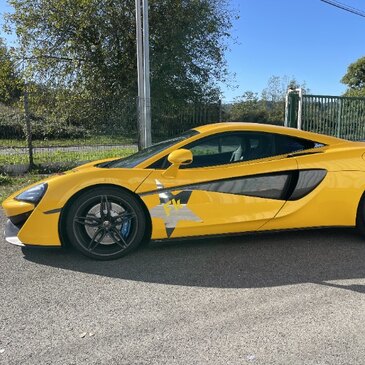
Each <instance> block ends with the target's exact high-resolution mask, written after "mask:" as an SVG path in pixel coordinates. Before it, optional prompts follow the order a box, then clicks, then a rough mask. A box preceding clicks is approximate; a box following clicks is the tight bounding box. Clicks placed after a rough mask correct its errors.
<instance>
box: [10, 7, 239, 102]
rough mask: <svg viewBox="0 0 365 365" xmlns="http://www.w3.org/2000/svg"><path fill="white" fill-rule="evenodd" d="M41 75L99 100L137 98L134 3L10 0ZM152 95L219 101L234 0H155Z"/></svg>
mask: <svg viewBox="0 0 365 365" xmlns="http://www.w3.org/2000/svg"><path fill="white" fill-rule="evenodd" d="M9 3H10V4H11V5H12V6H13V7H14V10H15V11H14V13H13V14H10V15H9V16H8V19H9V21H10V22H11V23H12V24H13V25H14V26H15V29H16V32H17V34H18V36H19V38H20V45H21V47H22V49H23V51H24V50H26V52H27V54H28V56H29V57H31V58H33V62H32V67H33V69H34V70H35V71H36V74H37V76H38V77H39V72H41V73H42V75H46V76H48V80H51V81H52V82H53V83H54V82H57V83H58V84H62V86H63V87H71V86H72V87H73V88H77V89H78V91H79V92H80V90H81V91H82V92H84V93H86V94H88V95H90V96H92V97H99V98H100V97H104V96H108V95H114V96H115V95H117V96H118V97H130V96H133V97H134V96H135V95H136V90H137V85H136V48H135V14H134V6H135V2H134V0H39V1H33V0H21V1H20V0H10V1H9ZM149 3H150V11H149V14H150V45H151V86H152V92H151V95H152V97H154V98H163V99H175V100H176V99H179V98H181V99H184V100H202V99H207V100H210V99H212V98H213V99H216V98H217V95H218V93H217V86H216V85H217V81H225V79H226V77H227V74H228V73H227V69H226V63H225V60H224V52H225V50H226V43H225V40H226V39H227V37H229V30H230V28H231V19H232V14H231V12H230V11H229V9H228V5H227V3H228V1H227V0H150V1H149Z"/></svg>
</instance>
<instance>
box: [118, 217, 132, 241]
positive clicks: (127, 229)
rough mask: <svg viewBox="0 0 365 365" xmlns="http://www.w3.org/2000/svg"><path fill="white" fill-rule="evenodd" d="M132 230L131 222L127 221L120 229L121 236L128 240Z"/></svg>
mask: <svg viewBox="0 0 365 365" xmlns="http://www.w3.org/2000/svg"><path fill="white" fill-rule="evenodd" d="M130 230H131V221H130V220H129V219H126V220H125V221H124V222H123V223H122V227H121V228H120V234H121V235H122V237H123V238H127V237H128V235H129V232H130Z"/></svg>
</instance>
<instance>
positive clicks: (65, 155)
mask: <svg viewBox="0 0 365 365" xmlns="http://www.w3.org/2000/svg"><path fill="white" fill-rule="evenodd" d="M135 152H137V149H136V148H112V149H108V150H104V149H96V150H93V151H82V150H80V151H54V152H49V151H47V152H44V153H35V154H34V163H35V164H36V165H37V164H49V163H53V162H54V163H62V162H78V161H93V160H102V159H104V158H111V157H120V158H122V157H126V156H129V155H131V154H132V153H135ZM28 162H29V160H28V155H27V154H14V155H1V154H0V166H1V165H23V164H27V163H28Z"/></svg>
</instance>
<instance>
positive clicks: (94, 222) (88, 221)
mask: <svg viewBox="0 0 365 365" xmlns="http://www.w3.org/2000/svg"><path fill="white" fill-rule="evenodd" d="M74 222H76V223H79V224H82V225H84V226H89V227H98V226H99V225H100V224H101V219H100V218H98V217H96V216H95V215H93V214H87V215H86V217H75V219H74Z"/></svg>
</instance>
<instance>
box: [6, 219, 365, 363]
mask: <svg viewBox="0 0 365 365" xmlns="http://www.w3.org/2000/svg"><path fill="white" fill-rule="evenodd" d="M3 223H4V216H3V214H2V213H0V224H1V225H3ZM0 260H1V261H0V265H1V266H0V364H22V365H26V364H37V365H38V364H42V365H45V364H52V365H54V364H62V365H65V364H88V365H89V364H108V365H109V364H118V365H119V364H128V365H131V364H158V365H160V364H169V365H170V364H184V365H193V364H224V365H225V364H234V365H236V364H265V365H267V364H290V365H291V364H331V365H333V364H364V363H365V240H362V239H361V238H360V237H359V236H358V235H357V234H356V233H355V232H354V231H353V230H349V229H346V230H340V229H330V230H322V231H316V230H311V231H301V232H300V231H296V232H285V233H270V234H268V233H265V234H258V235H245V236H240V237H231V238H224V239H222V238H220V239H206V240H204V241H202V240H199V241H198V240H189V241H184V242H176V243H174V244H153V245H150V246H148V247H146V248H142V249H141V250H139V251H137V252H135V253H133V254H131V255H130V256H128V257H125V258H123V259H120V260H117V261H112V262H96V261H92V260H90V259H87V258H84V257H82V256H80V255H78V254H77V253H76V252H73V251H63V250H58V249H29V248H28V249H21V248H18V247H15V246H11V245H9V244H7V243H6V242H5V241H4V240H3V239H2V238H1V239H0Z"/></svg>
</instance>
